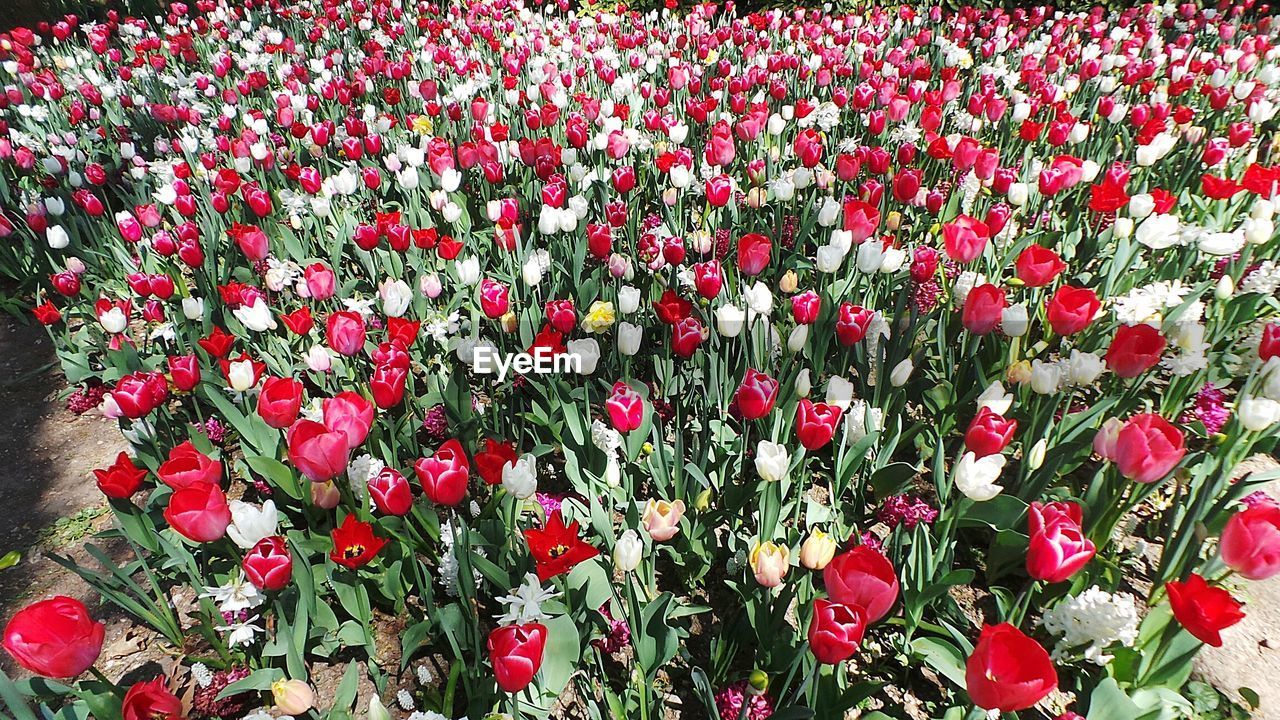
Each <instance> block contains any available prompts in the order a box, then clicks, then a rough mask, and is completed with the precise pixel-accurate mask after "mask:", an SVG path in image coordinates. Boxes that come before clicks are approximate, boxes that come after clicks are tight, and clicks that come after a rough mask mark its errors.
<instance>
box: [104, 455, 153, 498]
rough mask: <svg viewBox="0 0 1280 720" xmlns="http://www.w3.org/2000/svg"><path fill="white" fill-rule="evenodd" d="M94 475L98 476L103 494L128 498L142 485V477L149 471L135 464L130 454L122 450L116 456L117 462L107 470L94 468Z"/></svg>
mask: <svg viewBox="0 0 1280 720" xmlns="http://www.w3.org/2000/svg"><path fill="white" fill-rule="evenodd" d="M93 476H94V477H95V478H97V481H98V489H99V490H101V491H102V494H103V495H106V496H107V497H110V498H128V497H132V496H133V494H134V493H136V492H138V488H140V487H142V479H143V478H144V477H146V476H147V471H146V470H145V469H143V468H140V467H138V466H137V465H134V464H133V460H130V459H129V454H128V453H124V452H122V453H120V454H119V455H117V456H116V461H115V463H113V464H112V465H111V466H110V467H108V468H107V469H105V470H94V471H93Z"/></svg>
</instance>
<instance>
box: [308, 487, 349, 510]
mask: <svg viewBox="0 0 1280 720" xmlns="http://www.w3.org/2000/svg"><path fill="white" fill-rule="evenodd" d="M340 500H342V494H341V493H340V492H338V486H337V485H335V484H334V482H333V481H332V480H326V481H324V482H322V483H311V503H312V504H313V505H315V506H316V507H318V508H321V509H323V510H332V509H334V508H336V507H338V502H339V501H340Z"/></svg>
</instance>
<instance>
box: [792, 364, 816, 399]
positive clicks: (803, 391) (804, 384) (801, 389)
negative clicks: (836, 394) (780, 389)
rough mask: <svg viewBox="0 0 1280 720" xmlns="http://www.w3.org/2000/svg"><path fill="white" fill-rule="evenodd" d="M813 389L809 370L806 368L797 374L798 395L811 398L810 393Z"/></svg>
mask: <svg viewBox="0 0 1280 720" xmlns="http://www.w3.org/2000/svg"><path fill="white" fill-rule="evenodd" d="M812 389H813V384H812V383H811V382H810V381H809V368H804V369H803V370H801V371H800V372H799V373H797V374H796V395H798V396H800V397H802V398H804V397H809V392H810V391H811V390H812Z"/></svg>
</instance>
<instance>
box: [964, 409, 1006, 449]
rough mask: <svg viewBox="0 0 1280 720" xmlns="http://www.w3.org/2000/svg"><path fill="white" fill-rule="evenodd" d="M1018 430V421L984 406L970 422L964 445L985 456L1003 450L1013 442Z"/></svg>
mask: <svg viewBox="0 0 1280 720" xmlns="http://www.w3.org/2000/svg"><path fill="white" fill-rule="evenodd" d="M1017 430H1018V421H1017V420H1009V419H1006V418H1005V417H1004V416H1002V415H1000V414H998V413H995V412H992V411H991V409H990V408H988V407H983V408H981V409H980V410H978V414H977V416H975V417H974V418H973V421H972V422H970V423H969V429H968V430H966V431H965V433H964V446H965V447H966V448H968V449H969V450H970V451H972V452H973V454H974V455H975V456H977V457H980V458H983V457H986V456H988V455H995V454H997V453H1000V452H1003V451H1004V449H1005V448H1006V447H1008V446H1009V443H1011V442H1013V434H1014V433H1015V432H1016V431H1017Z"/></svg>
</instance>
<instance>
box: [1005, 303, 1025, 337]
mask: <svg viewBox="0 0 1280 720" xmlns="http://www.w3.org/2000/svg"><path fill="white" fill-rule="evenodd" d="M1030 325H1031V320H1030V318H1029V317H1028V316H1027V306H1026V305H1010V306H1009V307H1007V308H1005V309H1004V310H1003V311H1002V312H1001V313H1000V330H1001V331H1003V332H1004V334H1005V335H1008V336H1009V337H1022V336H1023V335H1026V334H1027V328H1028V327H1029V326H1030Z"/></svg>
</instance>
